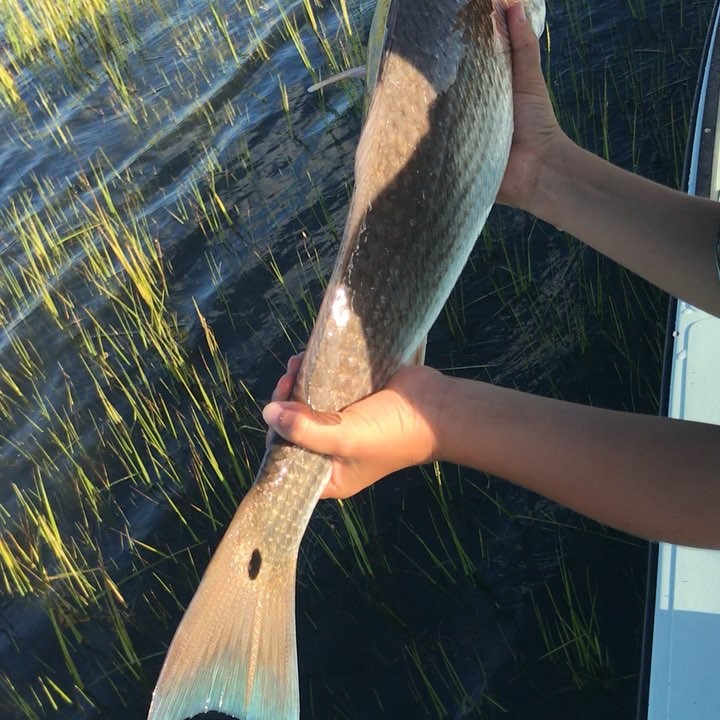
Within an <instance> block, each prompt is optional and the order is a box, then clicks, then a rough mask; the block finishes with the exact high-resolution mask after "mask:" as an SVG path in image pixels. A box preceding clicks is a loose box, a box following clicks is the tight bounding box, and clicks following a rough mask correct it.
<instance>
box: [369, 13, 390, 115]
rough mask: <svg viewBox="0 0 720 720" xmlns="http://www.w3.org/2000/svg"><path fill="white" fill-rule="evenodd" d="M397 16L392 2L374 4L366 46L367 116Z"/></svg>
mask: <svg viewBox="0 0 720 720" xmlns="http://www.w3.org/2000/svg"><path fill="white" fill-rule="evenodd" d="M396 15H397V3H393V2H392V0H378V1H377V3H376V4H375V12H374V13H373V18H372V23H371V24H370V32H369V34H368V44H367V61H366V65H367V77H366V79H365V108H364V114H365V115H366V116H367V113H368V109H369V108H370V102H371V101H372V97H373V95H374V93H375V87H376V86H377V84H378V81H379V79H380V75H381V73H382V67H383V59H384V58H385V55H386V51H387V38H388V34H389V33H392V30H393V27H394V24H395V17H396Z"/></svg>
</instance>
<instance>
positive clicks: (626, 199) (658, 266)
mask: <svg viewBox="0 0 720 720" xmlns="http://www.w3.org/2000/svg"><path fill="white" fill-rule="evenodd" d="M533 188H534V190H533V192H532V193H530V194H528V195H527V201H526V206H525V207H524V208H523V209H525V210H527V211H529V212H532V213H533V214H535V215H537V216H538V217H540V218H542V219H543V220H546V221H547V222H549V223H552V224H553V225H555V226H556V227H559V228H562V229H563V230H565V231H566V232H568V233H570V234H571V235H573V236H575V237H577V238H579V239H580V240H582V241H583V242H585V243H586V244H588V245H590V246H591V247H593V248H595V249H596V250H598V251H599V252H601V253H603V254H605V255H607V256H608V257H610V258H612V259H614V260H616V261H617V262H619V263H621V264H622V265H624V266H625V267H627V268H628V269H630V270H632V271H633V272H635V273H637V274H638V275H641V276H642V277H644V278H646V279H647V280H649V281H650V282H652V283H654V284H655V285H657V286H659V287H661V288H662V289H663V290H666V291H667V292H669V293H671V294H673V295H676V296H678V297H681V298H683V299H684V300H687V301H689V302H691V303H693V304H694V305H697V306H698V307H701V308H703V309H705V310H707V311H708V312H710V313H713V314H715V315H720V283H719V282H718V277H717V269H716V266H715V261H714V249H715V242H716V238H717V235H718V230H720V203H716V202H713V201H710V200H704V199H700V198H694V197H690V196H688V195H685V194H684V193H681V192H678V191H675V190H671V189H670V188H666V187H664V186H662V185H658V184H657V183H654V182H651V181H649V180H646V179H644V178H642V177H640V176H638V175H634V174H632V173H629V172H626V171H624V170H622V169H620V168H617V167H615V166H613V165H611V164H610V163H607V162H605V161H604V160H602V159H601V158H599V157H597V156H595V155H592V154H591V153H589V152H587V151H585V150H583V149H581V148H580V147H578V146H577V145H575V144H574V143H573V142H572V141H570V140H569V139H568V138H567V137H566V136H564V135H558V136H557V137H556V138H555V140H554V142H553V145H552V147H551V148H550V149H549V150H548V151H547V152H546V153H545V155H544V157H543V160H542V162H541V163H538V165H537V173H536V176H535V178H534V185H533Z"/></svg>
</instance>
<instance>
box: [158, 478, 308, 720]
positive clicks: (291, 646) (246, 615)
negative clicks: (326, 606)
mask: <svg viewBox="0 0 720 720" xmlns="http://www.w3.org/2000/svg"><path fill="white" fill-rule="evenodd" d="M256 487H257V486H255V487H253V488H252V489H251V490H250V492H249V493H248V496H247V497H246V498H245V500H244V501H243V503H241V505H240V507H239V508H238V511H237V513H236V514H235V517H234V518H233V521H232V523H231V524H230V527H229V528H228V531H227V533H226V534H225V537H224V538H223V540H222V542H221V543H220V546H219V547H218V549H217V550H216V552H215V555H214V556H213V559H212V561H211V562H210V565H209V566H208V568H207V570H206V572H205V575H204V576H203V579H202V581H201V583H200V586H199V587H198V589H197V592H196V593H195V596H194V597H193V599H192V601H191V603H190V605H189V607H188V608H187V611H186V612H185V615H184V617H183V619H182V621H181V622H180V625H179V627H178V629H177V631H176V632H175V637H174V638H173V641H172V643H171V644H170V649H169V651H168V654H167V657H166V659H165V663H164V665H163V668H162V670H161V672H160V678H159V680H158V683H157V686H156V687H155V691H154V692H153V698H152V703H151V705H150V711H149V714H148V720H183V719H184V718H191V717H193V716H195V715H198V714H200V713H203V712H209V711H211V710H214V711H217V712H222V713H224V714H226V715H229V716H231V717H234V718H239V719H240V720H297V718H298V717H299V715H300V701H299V689H298V673H297V652H296V649H295V570H296V561H297V558H293V559H292V560H287V561H283V562H282V563H278V562H273V561H272V560H271V559H270V558H269V557H268V558H267V559H265V558H264V557H263V555H262V553H263V549H259V548H258V547H254V542H253V541H252V539H251V538H252V535H253V534H254V533H253V528H254V526H255V523H254V522H253V518H254V517H255V516H257V515H258V514H259V512H258V509H257V505H258V504H259V505H262V497H260V498H257V493H254V491H255V490H256ZM253 493H254V494H255V495H256V499H259V500H260V503H254V502H253V501H252V500H251V502H250V503H248V498H250V495H251V494H253ZM248 505H249V506H248ZM258 544H259V543H258Z"/></svg>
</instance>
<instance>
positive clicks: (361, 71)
mask: <svg viewBox="0 0 720 720" xmlns="http://www.w3.org/2000/svg"><path fill="white" fill-rule="evenodd" d="M366 74H367V70H366V68H365V66H364V65H360V66H358V67H354V68H350V69H349V70H343V71H342V72H339V73H336V74H335V75H331V76H330V77H329V78H325V80H321V81H320V82H316V83H315V84H314V85H311V86H310V87H309V88H308V89H307V91H308V92H309V93H314V92H317V91H318V90H322V89H323V88H326V87H327V86H328V85H334V84H335V83H339V82H341V81H342V80H354V79H357V78H365V76H366Z"/></svg>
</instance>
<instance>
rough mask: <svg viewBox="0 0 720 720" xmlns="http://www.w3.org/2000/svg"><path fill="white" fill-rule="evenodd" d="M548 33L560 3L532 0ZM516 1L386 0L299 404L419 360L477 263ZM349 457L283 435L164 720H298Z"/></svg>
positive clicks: (205, 606)
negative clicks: (316, 534)
mask: <svg viewBox="0 0 720 720" xmlns="http://www.w3.org/2000/svg"><path fill="white" fill-rule="evenodd" d="M522 1H523V2H525V6H526V13H527V16H528V19H529V21H530V22H531V23H532V26H533V28H534V30H535V32H536V33H537V34H538V36H539V35H540V33H541V32H542V29H543V26H544V18H545V3H544V0H522ZM510 4H512V0H378V5H377V9H376V11H375V16H374V18H373V26H372V28H371V37H370V41H371V42H370V45H369V47H368V64H367V75H368V77H367V88H368V97H369V101H368V104H367V116H366V120H365V123H364V125H363V129H362V133H361V136H360V141H359V145H358V149H357V155H356V158H355V188H354V194H353V198H352V201H351V205H350V210H349V214H348V218H347V224H346V226H345V232H344V235H343V241H342V245H341V248H340V252H339V256H338V259H337V262H336V264H335V268H334V270H333V274H332V276H331V279H330V283H329V285H328V288H327V291H326V293H325V297H324V299H323V302H322V306H321V308H320V311H319V313H318V317H317V322H316V323H315V327H314V329H313V332H312V335H311V337H310V340H309V343H308V346H307V350H306V352H305V356H304V360H303V364H302V367H301V369H300V373H299V375H298V378H297V381H296V383H295V388H294V390H293V394H292V398H293V399H294V400H299V401H302V402H306V403H308V404H309V405H311V406H312V407H314V408H316V409H318V410H322V411H329V412H336V411H338V410H341V409H342V408H344V407H346V406H348V405H350V404H351V403H353V402H355V401H356V400H359V399H360V398H362V397H365V396H366V395H368V394H370V393H372V392H374V391H376V390H378V389H380V388H382V387H383V386H384V385H385V384H386V382H387V381H388V380H389V379H390V377H391V376H392V375H393V374H394V373H395V372H396V371H397V370H398V369H399V368H400V366H401V365H403V364H404V363H407V362H409V361H410V360H411V358H412V357H413V354H414V353H415V351H416V350H417V349H418V347H419V346H420V345H421V343H422V342H423V339H424V338H425V336H426V335H427V333H428V330H429V329H430V326H431V325H432V323H433V322H434V321H435V319H436V317H437V315H438V314H439V312H440V310H441V309H442V306H443V303H444V302H445V300H446V299H447V296H448V295H449V293H450V291H451V289H452V287H453V285H454V283H455V281H456V280H457V278H458V275H459V274H460V271H461V269H462V267H463V265H464V264H465V262H466V260H467V257H468V255H469V253H470V250H471V249H472V246H473V244H474V243H475V240H476V239H477V237H478V235H479V234H480V231H481V229H482V227H483V224H484V223H485V220H486V218H487V215H488V213H489V212H490V208H491V206H492V204H493V202H494V200H495V196H496V195H497V191H498V188H499V186H500V182H501V180H502V177H503V174H504V172H505V166H506V164H507V159H508V154H509V151H510V142H511V138H512V131H513V119H512V118H513V113H512V72H511V71H512V68H511V55H510V44H509V37H508V30H507V23H506V15H505V13H506V9H507V6H508V5H510ZM330 472H331V460H330V459H329V458H328V457H325V456H321V455H316V454H314V453H311V452H308V451H306V450H304V449H301V448H299V447H297V446H294V445H291V444H289V443H287V442H284V441H282V440H280V439H276V440H275V441H274V442H272V443H271V445H270V447H269V449H268V450H267V452H266V454H265V457H264V459H263V461H262V465H261V467H260V471H259V473H258V476H257V478H256V480H255V483H254V485H253V486H252V488H251V489H250V490H249V492H248V493H247V495H246V496H245V498H244V500H243V501H242V503H241V504H240V507H239V508H238V510H237V512H236V514H235V517H234V518H233V520H232V522H231V524H230V527H229V528H228V530H227V532H226V534H225V536H224V538H223V540H222V542H221V544H220V546H219V547H218V549H217V551H216V552H215V555H214V556H213V558H212V561H211V562H210V565H209V566H208V568H207V570H206V572H205V575H204V577H203V579H202V582H201V583H200V586H199V588H198V590H197V593H196V594H195V597H194V598H193V599H192V602H191V603H190V605H189V607H188V609H187V612H186V613H185V616H184V617H183V619H182V622H181V623H180V626H179V627H178V629H177V632H176V633H175V637H174V638H173V641H172V644H171V645H170V649H169V651H168V654H167V658H166V660H165V664H164V666H163V668H162V671H161V673H160V678H159V680H158V684H157V687H156V688H155V692H154V694H153V699H152V704H151V707H150V713H149V716H148V720H183V719H184V718H190V717H192V716H194V715H197V714H200V713H203V712H209V711H211V710H215V711H219V712H222V713H225V714H227V715H229V716H231V717H235V718H240V719H241V720H296V719H297V718H298V717H299V714H300V702H299V690H298V670H297V653H296V648H295V609H294V605H295V571H296V564H297V556H298V549H299V546H300V541H301V539H302V536H303V534H304V532H305V528H306V527H307V524H308V521H309V519H310V516H311V514H312V512H313V509H314V507H315V505H316V503H317V500H318V498H319V496H320V493H321V491H322V489H323V487H324V486H325V484H326V483H327V481H328V479H329V476H330Z"/></svg>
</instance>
